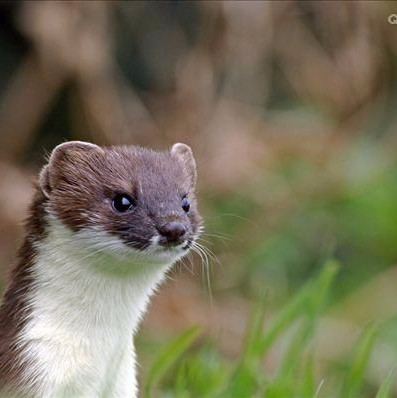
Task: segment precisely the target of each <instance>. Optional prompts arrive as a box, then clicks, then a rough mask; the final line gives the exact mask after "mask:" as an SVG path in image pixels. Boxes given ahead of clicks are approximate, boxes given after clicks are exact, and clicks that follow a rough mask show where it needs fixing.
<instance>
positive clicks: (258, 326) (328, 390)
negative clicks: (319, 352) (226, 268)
mask: <svg viewBox="0 0 397 398" xmlns="http://www.w3.org/2000/svg"><path fill="white" fill-rule="evenodd" d="M338 269H339V266H338V264H337V263H336V262H334V261H329V262H327V263H326V264H325V266H324V267H323V269H322V271H321V272H320V273H319V275H317V276H316V277H315V278H313V279H312V280H310V281H309V282H307V283H306V284H305V285H304V286H303V287H302V288H301V289H300V290H299V291H298V292H297V293H296V294H295V295H294V296H293V297H292V299H291V300H290V301H289V302H288V303H287V304H286V305H285V306H284V308H282V309H281V310H280V311H279V312H278V314H277V316H276V317H275V318H273V319H272V320H271V322H270V323H269V324H267V319H266V318H267V317H266V297H264V298H263V300H262V301H261V302H259V303H258V305H257V306H256V307H255V308H254V310H253V313H252V316H251V319H250V322H249V325H248V326H247V330H246V336H245V341H244V345H243V348H242V350H241V353H240V355H239V357H238V358H237V359H235V360H230V358H225V356H224V355H222V354H220V353H219V352H218V351H217V349H216V348H215V347H213V346H212V345H211V344H208V343H206V342H205V338H200V339H198V337H199V334H200V333H199V330H198V329H197V328H192V329H189V330H187V331H186V332H184V333H183V334H182V335H180V336H179V337H177V338H176V339H175V340H174V341H172V342H170V343H169V344H168V345H166V346H165V347H164V349H163V351H162V352H161V353H160V354H158V356H157V358H156V359H155V360H154V362H153V363H152V365H151V367H150V368H149V370H148V372H147V376H146V380H145V382H144V397H145V398H151V397H153V398H166V397H167V398H168V397H169V398H171V397H173V398H196V397H200V398H245V397H247V398H251V397H252V398H256V397H266V398H295V397H296V398H306V397H307V398H309V397H310V398H315V397H318V398H320V397H327V398H328V397H336V398H359V397H370V396H375V395H376V397H377V398H386V397H390V398H391V397H392V395H391V394H392V392H391V391H392V387H393V383H394V376H395V375H394V372H392V371H390V374H389V375H388V376H387V377H386V378H385V381H384V383H383V384H382V385H381V386H377V387H374V386H373V385H370V383H369V382H368V381H367V380H366V369H367V366H368V364H369V361H370V360H371V353H372V351H373V349H374V346H375V344H376V338H377V335H378V327H377V326H376V325H373V324H371V325H369V326H368V327H367V328H365V329H364V331H363V333H362V335H361V336H360V338H359V339H358V341H357V343H356V345H355V346H354V347H352V352H351V353H350V354H349V355H348V356H347V359H346V363H345V364H344V367H343V369H342V370H341V369H339V371H335V370H333V369H332V367H328V368H327V367H320V369H318V367H317V366H315V365H316V361H315V348H314V347H313V345H312V341H313V337H314V335H315V333H316V327H317V325H318V321H319V319H320V317H321V315H322V314H323V312H324V311H325V309H326V304H327V297H328V293H329V292H330V289H331V287H332V286H333V281H334V279H335V276H336V274H337V272H338ZM286 336H287V337H288V338H287V339H285V337H286ZM282 338H284V340H287V341H288V342H289V344H288V345H287V347H286V349H285V350H284V351H283V355H282V358H281V360H279V361H278V363H277V366H275V368H276V369H275V370H273V371H271V372H270V371H266V368H265V366H264V362H265V360H266V359H267V356H268V355H269V353H270V351H271V350H272V348H273V347H274V345H275V344H277V342H279V340H280V339H282ZM198 340H199V341H198ZM325 385H327V386H326V387H325ZM324 387H325V388H324Z"/></svg>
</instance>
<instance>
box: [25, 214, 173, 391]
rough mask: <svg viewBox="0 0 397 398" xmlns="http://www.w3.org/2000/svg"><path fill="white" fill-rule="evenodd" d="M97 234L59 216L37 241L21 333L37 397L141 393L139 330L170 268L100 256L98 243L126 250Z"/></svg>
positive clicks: (28, 378) (27, 376)
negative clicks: (136, 334)
mask: <svg viewBox="0 0 397 398" xmlns="http://www.w3.org/2000/svg"><path fill="white" fill-rule="evenodd" d="M95 236H96V238H95V239H96V240H95V242H93V241H92V240H91V235H90V232H89V231H81V232H79V233H78V234H73V233H72V232H71V231H70V230H68V229H67V228H65V227H63V226H62V225H61V224H60V223H58V222H56V221H52V222H51V228H50V232H49V234H48V236H47V238H46V239H45V240H44V241H43V242H42V243H40V244H39V245H38V246H37V251H38V255H37V258H36V262H35V265H34V270H33V273H34V281H35V285H34V287H33V290H32V293H31V296H30V297H29V305H30V306H31V311H30V316H29V320H28V321H27V323H26V326H25V328H24V329H23V330H22V331H21V333H20V336H19V344H21V346H22V347H23V351H22V352H23V354H22V355H23V358H24V360H26V361H27V362H26V363H27V366H26V371H25V373H24V381H25V383H26V385H27V386H29V385H30V384H31V382H32V381H36V384H35V387H34V389H33V395H34V397H35V398H36V397H40V398H47V397H48V398H49V397H51V398H61V397H62V398H63V397H65V398H66V397H76V398H77V397H84V398H88V397H90V398H91V397H92V398H94V397H95V398H96V397H112V398H127V397H136V395H137V386H136V375H135V351H134V346H133V334H134V332H135V331H136V329H137V326H138V324H139V321H140V318H141V316H142V314H143V313H144V311H145V309H146V306H147V303H148V299H149V297H150V295H151V293H152V292H153V290H154V289H155V287H156V285H157V284H158V283H159V282H160V281H161V279H162V278H163V275H164V273H165V271H166V269H167V268H168V266H169V265H165V264H158V263H157V264H149V263H145V264H143V263H140V262H139V261H138V260H135V262H134V261H132V260H131V258H130V257H128V256H124V257H121V255H118V256H116V255H112V254H108V255H103V254H98V252H97V251H95V250H94V249H93V248H94V246H96V249H97V250H103V248H104V247H105V246H106V247H107V248H112V249H113V250H115V252H118V253H120V250H118V249H120V248H119V247H118V245H120V243H119V242H118V241H117V240H116V239H114V238H111V237H110V236H107V235H106V234H103V236H102V237H101V238H100V239H99V240H98V236H99V235H98V233H96V235H95ZM109 253H111V251H109ZM114 270H118V271H116V272H113V271H114Z"/></svg>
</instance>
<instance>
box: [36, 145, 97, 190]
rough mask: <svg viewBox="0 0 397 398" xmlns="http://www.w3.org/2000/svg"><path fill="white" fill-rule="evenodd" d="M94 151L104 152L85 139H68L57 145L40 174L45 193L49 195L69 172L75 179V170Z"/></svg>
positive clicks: (40, 181) (40, 185) (40, 184)
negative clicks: (84, 140)
mask: <svg viewBox="0 0 397 398" xmlns="http://www.w3.org/2000/svg"><path fill="white" fill-rule="evenodd" d="M93 152H95V153H102V152H103V149H102V148H101V147H99V146H98V145H95V144H91V143H89V142H83V141H68V142H64V143H63V144H60V145H58V146H56V147H55V148H54V150H53V151H52V153H51V156H50V159H49V161H48V164H47V165H45V166H44V167H43V168H42V170H41V172H40V176H39V187H40V189H41V190H42V191H43V193H44V195H46V196H47V197H49V195H50V193H51V191H52V190H53V189H54V188H55V187H56V186H57V184H58V182H59V179H60V178H61V177H62V176H63V175H65V174H68V175H69V176H70V178H71V179H73V175H74V174H75V173H74V171H76V169H77V168H78V167H79V165H81V163H82V162H85V161H87V158H88V157H89V156H90V155H91V154H92V153H93Z"/></svg>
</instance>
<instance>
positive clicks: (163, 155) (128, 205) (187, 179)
mask: <svg viewBox="0 0 397 398" xmlns="http://www.w3.org/2000/svg"><path fill="white" fill-rule="evenodd" d="M195 184H196V166H195V161H194V158H193V154H192V151H191V149H190V148H189V147H188V146H187V145H185V144H175V145H173V147H172V148H171V150H170V151H166V152H155V151H152V150H148V149H144V148H139V147H135V146H127V147H109V148H102V147H99V146H97V145H93V144H89V143H85V142H79V141H73V142H66V143H64V144H61V145H59V146H57V147H56V148H55V149H54V151H53V152H52V154H51V156H50V159H49V162H48V164H47V165H46V166H44V168H43V170H42V171H41V174H40V178H39V189H40V190H41V191H42V193H43V195H44V196H45V198H46V199H45V201H46V209H47V212H48V214H49V216H51V217H52V218H53V219H56V220H57V221H60V222H61V223H62V224H63V225H64V226H65V227H67V228H68V229H69V230H70V231H71V232H73V233H75V234H76V236H84V237H85V238H84V239H86V242H85V241H82V242H81V244H82V245H86V246H87V247H90V245H92V250H96V251H99V252H100V251H112V252H117V251H118V250H120V252H123V254H125V253H130V254H131V255H132V256H134V255H135V256H141V257H144V258H146V259H148V260H149V261H150V260H153V261H159V262H162V261H163V262H172V261H174V260H175V259H177V258H180V257H182V256H183V255H184V254H186V253H187V252H188V250H189V248H190V247H191V246H192V244H193V243H194V241H195V239H196V238H197V237H198V234H199V232H200V225H201V218H200V216H199V214H198V211H197V204H196V197H195V193H194V191H195Z"/></svg>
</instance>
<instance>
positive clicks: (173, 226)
mask: <svg viewBox="0 0 397 398" xmlns="http://www.w3.org/2000/svg"><path fill="white" fill-rule="evenodd" d="M158 230H159V232H160V234H161V235H162V236H163V237H164V238H165V239H166V242H164V243H174V244H178V243H181V242H182V238H183V236H184V235H185V234H186V228H185V227H184V226H183V224H182V223H180V222H177V221H172V222H170V223H167V224H164V225H163V226H161V227H159V228H158Z"/></svg>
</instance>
